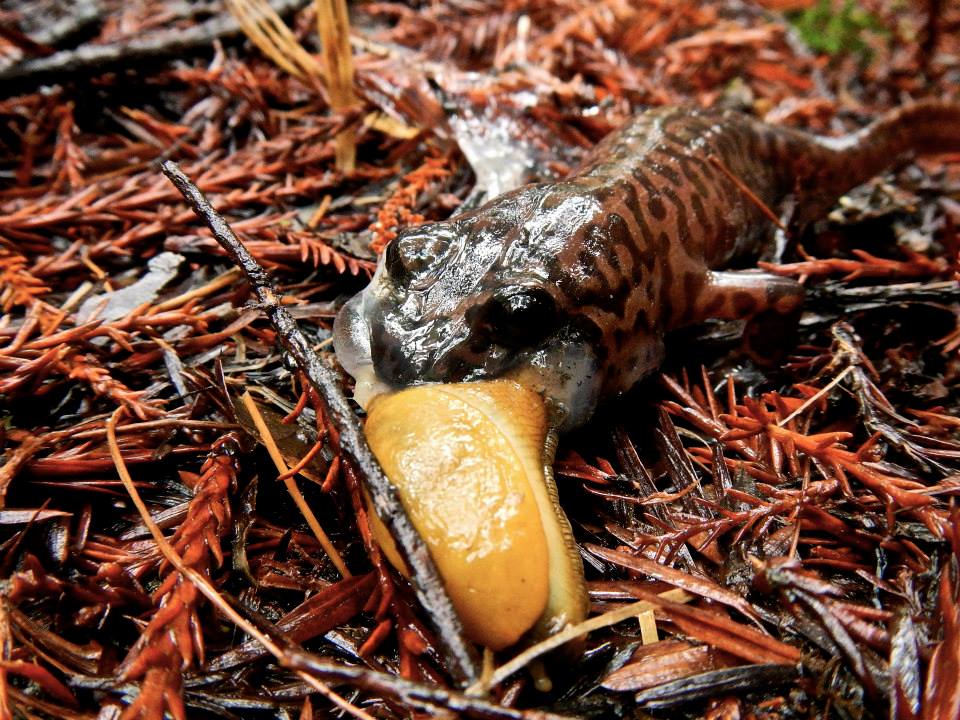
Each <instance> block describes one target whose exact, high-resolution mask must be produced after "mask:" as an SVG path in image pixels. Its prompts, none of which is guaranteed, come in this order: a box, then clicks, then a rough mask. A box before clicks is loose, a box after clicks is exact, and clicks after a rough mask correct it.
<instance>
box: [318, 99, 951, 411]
mask: <svg viewBox="0 0 960 720" xmlns="http://www.w3.org/2000/svg"><path fill="white" fill-rule="evenodd" d="M956 150H960V105H954V104H949V103H941V102H923V103H917V104H914V105H910V106H905V107H903V108H900V109H898V110H895V111H893V112H891V113H888V114H887V115H885V116H883V117H882V118H880V119H879V120H878V121H877V122H875V123H873V124H872V125H870V126H868V127H866V128H864V129H863V130H861V131H859V132H856V133H853V134H850V135H847V136H843V137H839V138H826V137H819V136H815V135H810V134H807V133H803V132H800V131H796V130H792V129H788V128H782V127H776V126H772V125H768V124H764V123H762V122H759V121H757V120H755V119H753V118H750V117H747V116H744V115H740V114H737V113H732V112H710V111H700V110H692V109H688V108H659V109H654V110H650V111H648V112H645V113H642V114H640V115H639V116H637V117H636V118H635V119H633V120H632V121H631V122H629V123H628V124H627V125H626V126H625V127H623V128H622V129H620V130H619V131H616V132H614V133H613V134H611V135H610V136H608V137H607V138H606V139H604V140H603V141H602V142H601V143H600V144H598V145H597V147H596V148H594V150H593V151H592V152H591V153H590V155H589V156H588V157H587V159H586V160H585V161H584V163H583V165H582V166H581V167H580V168H578V169H577V170H576V171H575V172H574V173H573V174H572V175H571V176H570V177H569V178H568V179H566V180H564V181H562V182H557V183H541V184H534V185H528V186H525V187H522V188H519V189H517V190H514V191H512V192H509V193H506V194H504V195H501V196H500V197H497V198H495V199H493V200H491V201H490V202H488V203H487V204H485V205H483V206H482V207H480V208H478V209H476V210H473V211H472V212H468V213H465V214H463V215H460V216H458V217H455V218H453V219H450V220H447V221H444V222H438V223H431V224H427V225H422V226H419V227H415V228H412V229H408V230H406V231H404V232H402V233H401V234H400V236H399V237H398V238H397V239H396V240H395V241H394V242H393V243H392V244H391V245H390V246H389V247H388V248H387V250H386V252H385V254H384V257H383V258H382V259H381V262H380V264H379V266H378V268H377V271H376V273H375V275H374V277H373V280H372V281H371V283H370V285H369V286H368V287H367V288H366V289H364V290H363V291H362V292H361V293H360V294H358V295H357V296H355V297H354V298H352V299H351V300H350V301H349V302H348V303H347V304H346V305H345V306H344V308H343V310H342V311H341V313H340V314H339V316H338V317H337V320H336V323H335V328H334V342H335V347H336V350H337V355H338V357H339V358H340V360H341V362H342V363H343V365H344V367H345V368H346V369H347V371H348V372H350V373H351V374H352V375H354V377H355V378H356V379H357V397H358V400H360V401H361V403H362V402H363V400H364V396H368V395H370V394H375V393H376V392H377V391H378V390H380V389H385V388H395V387H401V386H406V385H411V384H416V383H422V382H453V381H463V380H475V379H482V378H491V377H500V376H504V377H512V378H515V379H518V380H520V381H521V382H524V383H526V384H528V385H532V386H533V387H535V388H537V389H539V390H541V391H542V392H544V393H545V394H546V395H547V396H548V397H550V398H552V399H553V400H554V402H555V403H557V404H558V405H559V406H560V407H562V408H563V409H564V411H565V414H564V420H563V422H562V428H563V429H569V428H571V427H575V426H577V425H579V424H582V423H583V422H585V421H586V420H587V419H588V418H589V417H590V415H591V414H592V412H593V410H594V408H595V406H596V404H597V402H598V401H599V400H600V399H602V398H604V397H607V396H611V395H615V394H617V393H621V392H624V391H626V390H628V389H629V388H630V387H631V386H632V385H633V384H634V383H636V382H637V381H638V380H639V379H641V378H642V377H644V376H645V375H647V374H649V373H650V372H651V371H653V370H654V369H656V367H657V366H658V365H659V363H660V361H661V358H662V355H663V337H664V334H665V333H666V332H667V331H669V330H671V329H674V328H677V327H680V326H683V325H687V324H690V323H695V322H698V321H700V320H703V319H705V318H710V317H719V318H729V319H736V318H748V317H752V316H755V315H758V314H762V313H778V314H784V315H788V314H791V313H795V312H796V311H797V310H798V308H799V306H800V304H801V302H802V297H803V292H802V288H801V287H800V286H799V285H798V284H797V283H795V282H794V281H792V280H789V279H786V278H781V277H776V276H772V275H767V274H764V273H759V272H756V271H723V270H721V268H724V267H727V266H728V265H729V264H730V263H731V262H732V261H734V260H735V259H736V258H740V257H744V256H759V255H761V254H762V253H763V251H764V249H765V248H766V247H769V245H770V243H771V238H772V237H773V230H774V229H775V224H774V223H773V222H772V220H771V219H770V217H769V216H768V214H766V213H765V212H764V210H763V209H762V207H763V206H765V207H766V208H772V209H774V210H779V209H782V208H783V207H784V206H785V204H789V205H790V206H791V207H792V208H793V211H792V214H791V215H790V218H789V220H790V222H791V223H792V224H794V225H801V224H803V223H805V222H808V221H810V220H814V219H816V218H817V217H819V216H821V215H822V214H823V213H825V212H826V211H827V210H828V209H829V208H830V207H831V206H832V205H833V204H834V203H835V202H836V200H837V198H838V197H839V196H840V195H841V194H843V193H844V192H846V191H848V190H849V189H851V188H852V187H854V186H856V185H858V184H860V183H862V182H864V181H865V180H867V179H869V178H870V177H872V176H874V175H876V174H877V173H879V172H881V171H882V170H884V169H885V168H887V167H889V166H890V165H891V164H893V163H894V162H896V161H897V160H898V159H900V158H902V157H903V156H904V155H905V154H907V153H910V152H946V151H956ZM751 194H752V195H753V196H754V197H751ZM788 201H789V203H788Z"/></svg>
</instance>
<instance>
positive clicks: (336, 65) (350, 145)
mask: <svg viewBox="0 0 960 720" xmlns="http://www.w3.org/2000/svg"><path fill="white" fill-rule="evenodd" d="M316 8H317V28H318V30H319V32H320V44H321V46H322V52H321V58H322V61H321V63H322V66H323V71H324V76H325V77H326V80H327V92H328V93H329V94H330V105H331V106H332V107H333V109H334V110H342V109H345V108H348V107H350V106H351V105H353V104H354V103H355V102H356V97H355V96H354V94H353V51H352V50H351V48H350V17H349V15H348V14H347V3H346V0H316ZM336 152H337V168H338V169H339V170H340V171H341V172H344V173H350V172H353V168H354V163H355V161H356V153H357V148H356V142H355V140H354V128H353V127H352V126H351V127H349V128H347V129H346V130H344V131H343V132H342V133H340V134H339V135H337V138H336Z"/></svg>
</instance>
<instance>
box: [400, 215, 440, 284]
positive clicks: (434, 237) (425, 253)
mask: <svg viewBox="0 0 960 720" xmlns="http://www.w3.org/2000/svg"><path fill="white" fill-rule="evenodd" d="M454 237H455V231H454V228H453V227H452V226H451V224H450V223H434V224H432V225H420V226H419V227H415V228H411V229H409V230H406V231H404V232H402V233H400V235H399V236H398V237H397V238H396V239H395V240H394V241H393V242H391V243H390V244H389V245H388V246H387V249H386V250H385V251H384V259H383V261H384V263H385V264H386V268H387V272H388V273H389V274H390V277H391V278H392V279H393V281H394V282H395V283H397V284H399V285H406V284H408V283H410V282H411V281H413V282H416V281H418V280H422V279H425V278H427V277H432V276H435V275H437V274H438V273H439V271H440V268H441V266H442V265H443V262H444V260H446V258H447V255H448V254H449V253H450V249H451V247H452V243H453V238H454Z"/></svg>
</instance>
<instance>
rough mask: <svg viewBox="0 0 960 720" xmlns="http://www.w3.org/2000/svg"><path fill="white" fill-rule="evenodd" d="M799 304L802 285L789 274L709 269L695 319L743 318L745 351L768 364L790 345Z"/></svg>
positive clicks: (762, 362) (780, 355)
mask: <svg viewBox="0 0 960 720" xmlns="http://www.w3.org/2000/svg"><path fill="white" fill-rule="evenodd" d="M802 306H803V286H802V285H801V284H800V283H798V282H797V281H796V280H793V279H791V278H785V277H780V276H779V275H771V274H769V273H764V272H759V271H753V270H740V271H725V272H710V273H708V276H707V283H706V286H705V287H704V289H703V301H702V302H701V303H700V304H699V306H698V308H697V310H698V314H699V317H698V318H697V319H698V320H701V321H702V320H707V319H709V318H720V319H724V320H747V321H748V322H747V327H746V329H745V331H744V335H743V339H744V344H745V345H746V350H747V354H749V355H750V357H752V358H753V359H754V360H755V361H757V362H758V363H761V364H769V363H771V362H776V361H777V360H779V359H780V358H781V357H782V356H783V353H784V351H785V350H786V349H787V348H789V347H791V346H792V345H793V342H792V339H793V337H794V335H795V334H796V328H797V321H798V320H799V319H800V312H801V309H802Z"/></svg>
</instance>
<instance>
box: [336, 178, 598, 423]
mask: <svg viewBox="0 0 960 720" xmlns="http://www.w3.org/2000/svg"><path fill="white" fill-rule="evenodd" d="M604 218H605V213H604V210H603V208H602V207H601V206H600V204H599V203H598V202H597V201H596V200H595V199H593V198H592V196H591V195H590V194H589V193H582V192H575V191H574V189H573V186H572V185H570V184H569V183H560V184H554V185H531V186H527V187H524V188H521V189H519V190H516V191H514V192H511V193H508V194H506V195H503V196H501V197H499V198H497V199H495V200H493V201H491V202H490V203H488V204H487V205H485V206H484V207H482V208H479V209H478V210H475V211H473V212H471V213H467V214H464V215H461V216H459V217H457V218H455V219H452V220H449V221H445V222H439V223H433V224H427V225H422V226H419V227H416V228H412V229H409V230H407V231H404V232H403V233H401V234H400V236H399V237H398V238H397V239H396V240H395V241H394V242H393V243H391V245H390V246H389V247H388V248H387V250H386V251H385V253H384V255H383V257H382V258H381V260H380V263H379V265H378V267H377V271H376V273H375V274H374V277H373V279H372V281H371V282H370V285H369V286H367V288H365V289H364V290H363V291H362V292H361V293H360V294H359V295H357V296H355V297H354V298H352V299H351V300H350V301H349V302H348V303H347V304H346V305H345V306H344V308H343V309H342V310H341V312H340V314H339V316H338V317H337V320H336V322H335V325H334V345H335V347H336V351H337V356H338V357H339V359H340V362H341V363H342V364H343V366H344V368H345V369H346V370H347V371H348V372H349V373H350V374H351V375H353V376H354V377H355V378H356V379H357V400H358V401H359V402H360V403H361V404H364V403H365V401H366V399H367V398H369V397H370V396H372V395H375V394H378V393H379V392H382V391H385V390H388V389H393V388H398V387H404V386H408V385H414V384H418V383H425V382H460V381H468V380H480V379H490V378H496V377H507V378H513V379H516V380H518V381H520V382H522V383H524V384H526V385H529V386H531V387H533V388H535V389H537V390H539V391H541V392H542V393H544V394H545V395H546V396H547V397H549V398H550V399H552V400H553V401H554V403H555V404H556V405H557V406H558V407H559V408H560V409H561V411H560V415H561V417H563V420H562V422H561V428H562V429H569V428H572V427H575V426H577V425H579V424H582V423H583V422H585V421H586V420H587V419H588V418H589V417H590V415H591V414H592V412H593V410H594V408H595V406H596V403H597V401H598V399H599V395H600V392H601V389H602V388H603V375H604V373H603V370H604V363H605V360H606V358H605V357H601V356H605V355H606V354H607V353H606V351H605V350H603V346H604V342H603V340H604V337H603V336H604V331H603V329H601V328H600V327H599V326H598V324H597V322H596V321H595V319H593V318H591V317H590V315H589V313H588V312H587V311H586V310H585V308H584V307H583V306H582V304H581V302H580V300H581V298H578V297H577V295H576V293H571V292H569V291H565V290H564V287H565V286H566V287H567V288H568V290H569V287H570V285H571V280H570V275H571V273H573V274H574V275H576V272H577V267H576V258H577V257H578V256H581V257H582V252H581V248H580V247H577V248H574V249H571V247H570V246H571V243H573V242H577V243H578V244H579V245H582V243H583V236H584V229H585V228H589V227H592V226H593V225H595V224H598V223H600V224H602V223H605V222H607V220H605V219H604ZM594 234H595V233H594ZM580 270H581V272H580V274H581V275H587V273H585V272H583V269H582V268H581V269H580ZM561 275H563V276H565V277H560V276H561ZM573 285H577V282H576V281H573Z"/></svg>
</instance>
